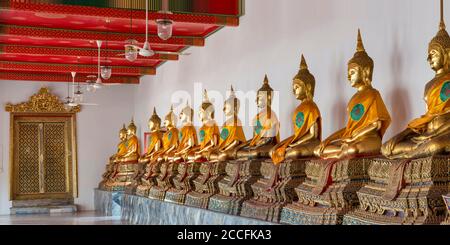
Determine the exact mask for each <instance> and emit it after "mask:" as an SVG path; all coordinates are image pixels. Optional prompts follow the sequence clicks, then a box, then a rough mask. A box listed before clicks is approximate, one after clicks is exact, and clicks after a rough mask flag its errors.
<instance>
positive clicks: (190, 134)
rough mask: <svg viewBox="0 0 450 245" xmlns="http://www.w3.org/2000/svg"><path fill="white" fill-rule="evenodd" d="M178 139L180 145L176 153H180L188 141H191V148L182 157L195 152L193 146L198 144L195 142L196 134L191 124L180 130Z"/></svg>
mask: <svg viewBox="0 0 450 245" xmlns="http://www.w3.org/2000/svg"><path fill="white" fill-rule="evenodd" d="M178 138H179V139H180V143H179V145H178V148H177V150H176V151H175V152H176V153H178V152H180V151H182V150H183V149H184V148H186V147H187V146H188V144H189V141H192V142H193V143H194V144H193V147H192V148H191V149H190V150H189V151H188V152H187V153H186V154H185V156H184V157H186V156H187V155H189V153H191V151H193V150H195V148H194V147H195V146H197V144H198V140H197V132H196V131H195V127H194V126H193V125H192V124H189V125H185V126H183V127H182V128H181V131H180V132H179V135H178Z"/></svg>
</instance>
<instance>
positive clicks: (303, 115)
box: [272, 101, 322, 164]
mask: <svg viewBox="0 0 450 245" xmlns="http://www.w3.org/2000/svg"><path fill="white" fill-rule="evenodd" d="M321 120H322V119H321V116H320V111H319V108H318V107H317V105H316V103H314V102H313V101H305V102H303V103H301V104H300V105H299V106H298V107H297V108H296V109H295V111H294V114H293V116H292V121H293V125H294V135H293V136H291V137H289V138H287V139H286V143H284V144H283V145H281V146H280V147H278V148H277V149H275V150H274V152H273V154H272V161H273V163H274V164H279V163H281V162H283V161H284V160H285V155H286V149H287V148H288V147H289V145H290V144H292V143H295V142H297V141H298V140H299V139H301V138H302V137H303V136H305V135H306V134H307V133H308V132H309V130H310V128H311V127H312V126H313V125H314V124H315V123H316V122H318V123H319V126H320V124H321ZM320 132H321V129H320V128H319V140H320V138H321V136H320Z"/></svg>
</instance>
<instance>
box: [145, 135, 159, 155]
mask: <svg viewBox="0 0 450 245" xmlns="http://www.w3.org/2000/svg"><path fill="white" fill-rule="evenodd" d="M161 138H162V133H161V132H160V131H159V130H158V131H156V132H151V133H150V134H149V135H148V145H147V149H146V153H145V155H144V157H146V156H148V155H150V154H152V153H154V152H155V150H156V146H157V145H158V144H159V143H160V142H161Z"/></svg>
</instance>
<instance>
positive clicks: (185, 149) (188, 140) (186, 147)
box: [167, 103, 198, 162]
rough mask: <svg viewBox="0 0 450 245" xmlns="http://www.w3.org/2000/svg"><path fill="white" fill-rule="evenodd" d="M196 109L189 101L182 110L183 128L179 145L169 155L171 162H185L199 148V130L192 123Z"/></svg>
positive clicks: (179, 136)
mask: <svg viewBox="0 0 450 245" xmlns="http://www.w3.org/2000/svg"><path fill="white" fill-rule="evenodd" d="M193 115H194V109H192V108H191V107H190V106H189V105H188V104H187V103H186V106H185V107H184V108H183V109H182V110H181V112H180V120H181V124H182V128H181V130H180V132H179V135H178V138H179V145H178V147H177V149H176V150H175V151H173V152H172V154H170V155H169V156H168V158H167V159H168V160H169V161H170V162H185V161H186V160H188V156H189V155H191V154H193V153H194V152H195V151H196V150H198V146H197V131H196V130H195V127H194V125H193V123H192V119H193Z"/></svg>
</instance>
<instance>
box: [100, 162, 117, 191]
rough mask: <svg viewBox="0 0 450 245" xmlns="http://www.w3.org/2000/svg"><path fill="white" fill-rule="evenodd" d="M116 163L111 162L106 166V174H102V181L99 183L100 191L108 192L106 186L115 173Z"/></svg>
mask: <svg viewBox="0 0 450 245" xmlns="http://www.w3.org/2000/svg"><path fill="white" fill-rule="evenodd" d="M114 167H115V165H114V163H112V162H110V163H108V164H106V167H105V172H104V173H103V174H102V181H100V183H98V188H99V189H100V190H107V187H106V184H107V183H108V182H110V181H111V175H112V174H113V173H114Z"/></svg>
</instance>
